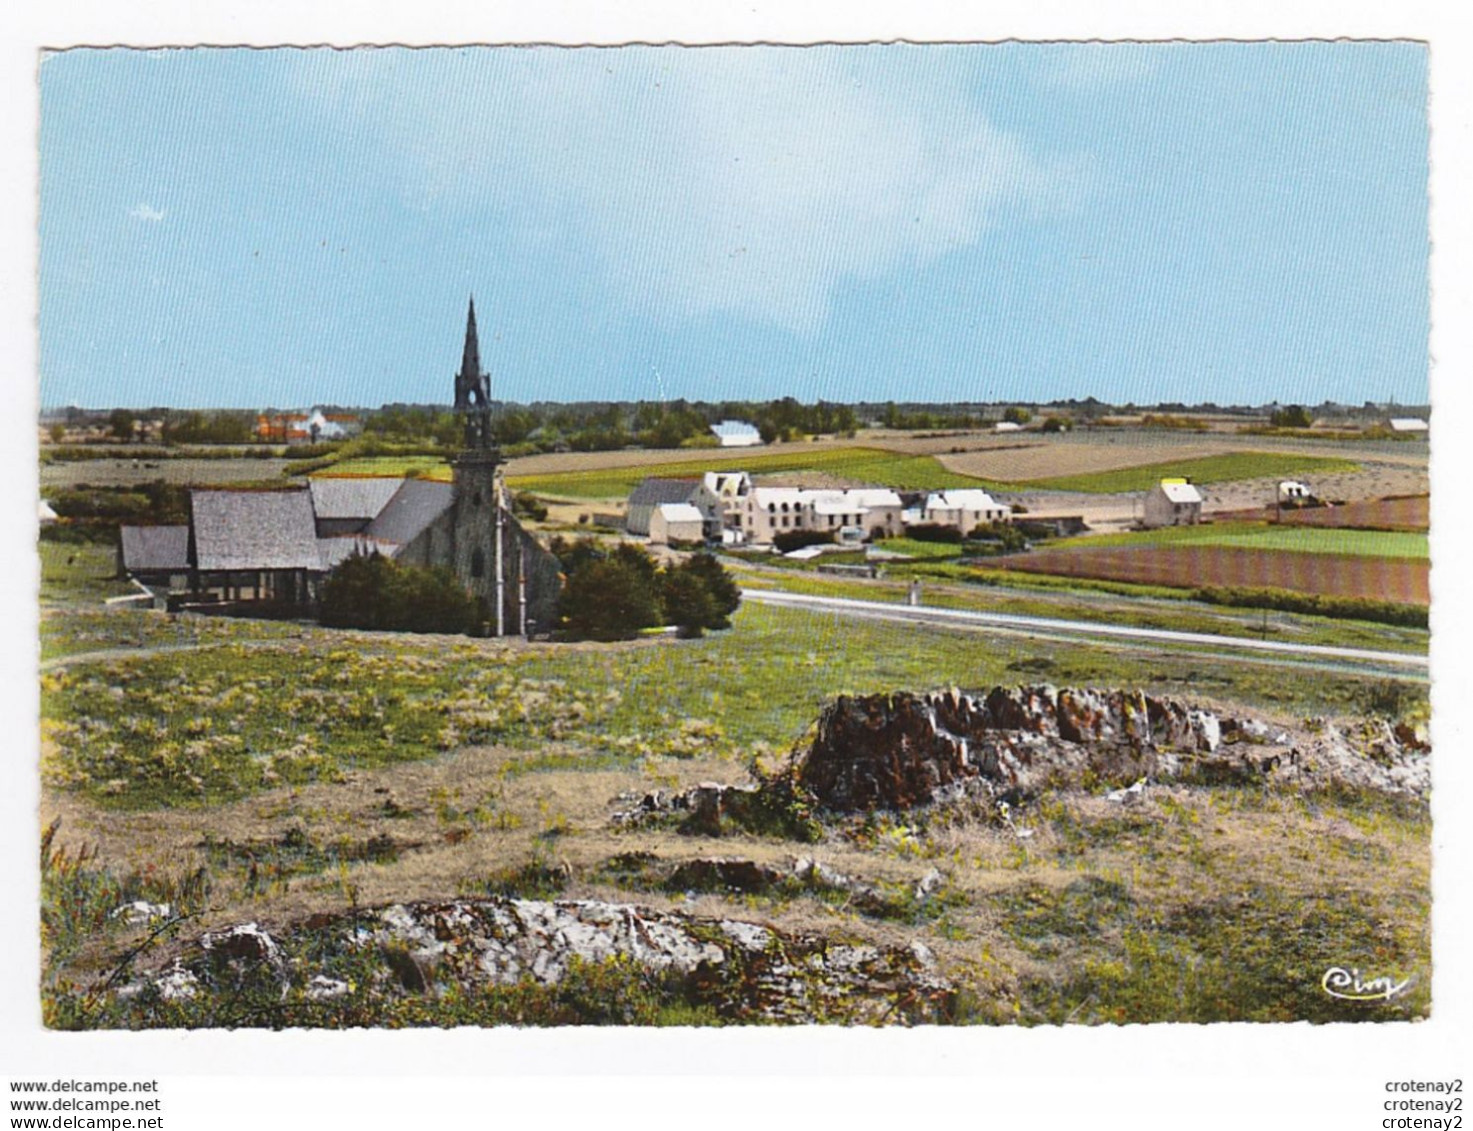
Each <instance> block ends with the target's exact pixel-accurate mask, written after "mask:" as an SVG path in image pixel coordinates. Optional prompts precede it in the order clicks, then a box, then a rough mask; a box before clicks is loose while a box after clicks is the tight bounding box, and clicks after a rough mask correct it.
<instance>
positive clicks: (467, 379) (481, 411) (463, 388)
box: [455, 295, 496, 452]
mask: <svg viewBox="0 0 1473 1131" xmlns="http://www.w3.org/2000/svg"><path fill="white" fill-rule="evenodd" d="M455 411H456V412H458V413H460V415H461V416H462V417H463V418H464V421H465V448H466V450H467V451H480V452H489V451H493V450H494V449H495V446H496V445H495V443H494V441H493V440H492V438H491V378H490V377H488V376H487V375H486V374H485V373H484V372H483V371H482V370H481V343H480V340H479V339H478V338H477V336H476V299H475V296H474V295H472V296H471V304H470V309H469V311H468V312H467V313H466V318H465V349H464V350H463V351H462V353H461V356H460V372H459V373H457V374H456V375H455Z"/></svg>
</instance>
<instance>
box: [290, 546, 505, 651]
mask: <svg viewBox="0 0 1473 1131" xmlns="http://www.w3.org/2000/svg"><path fill="white" fill-rule="evenodd" d="M319 615H320V619H321V621H322V623H323V624H324V625H326V626H328V627H330V628H373V629H384V630H388V631H393V632H447V633H456V632H469V631H470V630H471V629H472V628H474V627H475V625H476V621H477V617H478V608H477V604H476V600H475V598H474V597H472V596H471V595H470V593H468V592H467V591H466V589H465V587H464V586H463V585H462V584H461V583H460V580H459V579H458V578H457V577H456V576H455V574H454V572H453V571H452V570H450V569H449V568H448V567H446V566H412V565H400V564H399V563H397V562H394V561H391V560H390V559H388V558H385V557H383V556H382V555H380V554H369V555H367V556H364V555H360V554H355V555H353V556H352V557H350V558H348V559H346V560H345V561H343V562H340V563H339V564H338V565H337V567H336V568H335V569H334V570H333V571H332V573H330V574H329V575H328V577H327V580H326V581H325V582H324V583H323V587H322V601H321V609H320V614H319Z"/></svg>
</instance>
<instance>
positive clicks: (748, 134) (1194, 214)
mask: <svg viewBox="0 0 1473 1131" xmlns="http://www.w3.org/2000/svg"><path fill="white" fill-rule="evenodd" d="M1426 62H1427V61H1426V54H1425V50H1424V49H1423V48H1422V47H1420V46H1417V45H1413V44H1405V43H1351V44H1347V43H1303V44H1243V45H1239V44H1158V45H1128V44H1118V45H1088V44H1057V45H1053V44H1033V45H1022V44H1008V45H997V46H991V45H962V46H925V47H916V46H903V45H892V46H868V47H864V46H860V47H822V48H702V49H692V48H679V47H670V48H616V49H582V50H569V49H561V48H499V49H485V48H480V49H463V50H419V51H411V50H403V49H385V50H357V51H333V50H327V49H321V50H307V51H298V50H271V51H260V50H254V51H253V50H200V49H196V50H171V51H156V52H140V51H126V50H111V51H94V50H83V51H71V52H64V53H59V54H55V55H52V56H49V57H47V58H46V59H45V60H44V62H43V64H42V67H41V71H40V76H41V130H40V145H41V264H40V301H41V305H40V335H41V338H40V347H41V350H40V359H41V403H42V404H43V405H59V404H68V403H77V404H83V405H88V406H99V407H101V406H112V405H130V406H147V405H154V404H164V405H174V406H181V407H199V406H210V405H222V406H239V407H250V408H257V407H265V406H268V405H271V406H278V407H287V406H298V405H308V404H313V403H324V402H325V403H337V404H351V405H370V406H372V405H378V404H381V403H384V402H387V401H448V400H449V398H450V395H451V381H450V379H451V375H452V374H453V372H454V370H455V368H456V366H457V365H458V363H459V359H460V347H461V336H462V333H463V325H464V315H465V302H466V298H467V296H468V294H470V293H472V292H474V294H475V296H476V305H477V312H478V316H479V321H480V328H481V341H482V357H483V360H484V361H485V362H486V364H487V367H488V368H489V369H490V371H491V375H492V388H493V395H494V396H496V397H498V398H505V399H510V400H520V401H528V400H580V399H658V398H660V397H662V396H664V397H679V396H684V397H688V398H692V399H727V398H747V397H753V398H766V397H775V396H783V395H794V396H797V397H799V398H801V399H803V400H810V401H811V400H814V399H817V398H826V399H830V400H846V401H854V400H888V399H894V400H918V401H947V400H1028V401H1035V400H1037V401H1043V400H1050V399H1054V398H1061V397H1086V396H1091V395H1093V396H1097V397H1100V398H1101V399H1104V400H1109V401H1115V402H1124V401H1128V400H1133V401H1136V402H1139V403H1147V402H1154V401H1158V400H1180V401H1186V402H1199V401H1215V402H1217V403H1221V404H1228V403H1243V402H1251V403H1259V402H1265V401H1269V400H1273V399H1278V400H1281V401H1285V402H1293V401H1303V402H1318V401H1321V400H1325V399H1334V400H1339V401H1342V402H1347V403H1359V402H1361V401H1364V400H1368V399H1373V400H1384V399H1387V398H1388V397H1394V398H1395V399H1396V400H1398V401H1400V402H1402V403H1416V402H1423V401H1425V400H1426V399H1427V367H1428V353H1427V331H1428V296H1427V279H1428V274H1427V256H1428V238H1427V142H1428V138H1427V124H1426V98H1427V75H1426Z"/></svg>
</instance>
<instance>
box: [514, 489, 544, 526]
mask: <svg viewBox="0 0 1473 1131" xmlns="http://www.w3.org/2000/svg"><path fill="white" fill-rule="evenodd" d="M511 510H512V513H513V514H515V515H517V516H518V517H519V518H530V519H532V520H533V521H534V522H546V521H547V506H546V504H544V503H543V501H542V500H541V499H539V498H538V497H537V496H536V495H534V494H532V492H531V491H518V492H517V493H516V494H515V495H513V496H512V497H511Z"/></svg>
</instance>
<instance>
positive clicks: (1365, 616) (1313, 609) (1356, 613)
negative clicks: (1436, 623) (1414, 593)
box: [1192, 586, 1427, 628]
mask: <svg viewBox="0 0 1473 1131" xmlns="http://www.w3.org/2000/svg"><path fill="white" fill-rule="evenodd" d="M1192 595H1193V596H1194V597H1195V598H1196V599H1197V600H1199V601H1208V602H1210V603H1211V604H1214V605H1230V606H1233V607H1240V608H1250V609H1278V610H1280V611H1282V612H1286V613H1310V614H1312V615H1314V616H1322V617H1338V618H1340V619H1342V620H1366V621H1374V622H1376V623H1378V624H1395V625H1402V626H1404V627H1407V628H1426V627H1427V610H1426V609H1425V608H1424V607H1423V606H1421V605H1403V604H1400V603H1399V602H1396V601H1377V600H1374V599H1372V598H1370V597H1331V596H1325V595H1322V594H1319V593H1296V592H1293V591H1292V590H1289V589H1247V588H1238V587H1236V586H1206V587H1204V588H1201V589H1197V590H1195V591H1194V592H1193V594H1192Z"/></svg>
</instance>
